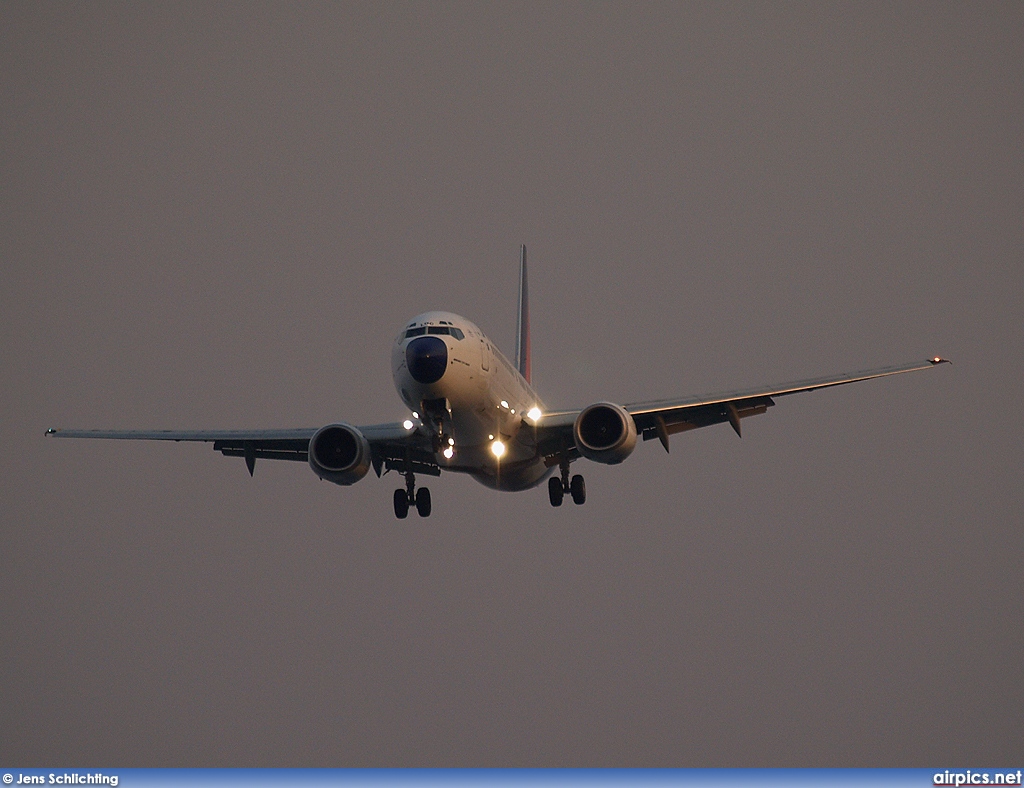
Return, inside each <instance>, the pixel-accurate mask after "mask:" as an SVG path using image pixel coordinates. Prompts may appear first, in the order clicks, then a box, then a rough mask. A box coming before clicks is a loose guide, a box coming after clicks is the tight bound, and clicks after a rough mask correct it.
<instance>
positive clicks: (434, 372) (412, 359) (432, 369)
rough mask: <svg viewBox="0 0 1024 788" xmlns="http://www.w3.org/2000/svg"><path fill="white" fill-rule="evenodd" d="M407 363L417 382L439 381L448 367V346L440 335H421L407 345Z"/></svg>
mask: <svg viewBox="0 0 1024 788" xmlns="http://www.w3.org/2000/svg"><path fill="white" fill-rule="evenodd" d="M405 363H406V366H408V367H409V374H410V375H412V378H413V380H415V381H416V382H417V383H437V381H439V380H440V379H441V376H442V375H444V371H445V369H447V367H448V346H447V345H446V344H445V343H444V340H443V339H439V338H438V337H419V338H417V339H414V340H413V341H412V342H410V343H409V344H408V345H407V346H406V348H405Z"/></svg>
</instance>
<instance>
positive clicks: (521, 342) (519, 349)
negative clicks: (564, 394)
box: [516, 244, 530, 383]
mask: <svg viewBox="0 0 1024 788" xmlns="http://www.w3.org/2000/svg"><path fill="white" fill-rule="evenodd" d="M516 368H517V369H518V370H519V374H520V375H522V376H523V378H524V379H525V380H526V382H527V383H529V382H530V298H529V293H528V292H527V288H526V244H523V245H522V246H521V247H520V249H519V317H518V319H517V321H516Z"/></svg>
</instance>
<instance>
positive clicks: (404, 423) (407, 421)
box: [402, 419, 413, 430]
mask: <svg viewBox="0 0 1024 788" xmlns="http://www.w3.org/2000/svg"><path fill="white" fill-rule="evenodd" d="M402 426H403V427H405V428H406V429H407V430H411V429H412V427H413V424H412V422H411V421H409V419H406V420H405V421H403V422H402Z"/></svg>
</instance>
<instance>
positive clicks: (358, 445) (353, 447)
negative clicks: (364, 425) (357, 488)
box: [309, 424, 371, 485]
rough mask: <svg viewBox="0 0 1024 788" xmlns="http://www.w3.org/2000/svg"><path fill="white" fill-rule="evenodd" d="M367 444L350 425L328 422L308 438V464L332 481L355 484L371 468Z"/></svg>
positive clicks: (321, 475)
mask: <svg viewBox="0 0 1024 788" xmlns="http://www.w3.org/2000/svg"><path fill="white" fill-rule="evenodd" d="M370 457H371V452H370V444H369V442H368V441H367V440H366V437H365V436H364V435H363V433H361V432H360V431H359V430H357V429H356V428H355V427H353V426H352V425H351V424H328V425H327V426H326V427H321V428H320V429H318V430H317V431H316V433H315V434H314V435H313V437H312V438H311V439H310V441H309V467H310V468H312V469H313V473H315V474H316V475H317V476H319V477H320V478H321V479H324V480H326V481H329V482H334V483H335V484H343V485H349V484H355V483H356V482H357V481H359V480H360V479H362V478H363V477H364V476H366V472H367V471H368V470H370Z"/></svg>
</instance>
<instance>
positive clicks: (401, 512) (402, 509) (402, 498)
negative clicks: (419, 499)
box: [395, 490, 409, 520]
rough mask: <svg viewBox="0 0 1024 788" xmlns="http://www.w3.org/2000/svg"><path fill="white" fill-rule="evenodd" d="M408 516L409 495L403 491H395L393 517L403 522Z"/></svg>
mask: <svg viewBox="0 0 1024 788" xmlns="http://www.w3.org/2000/svg"><path fill="white" fill-rule="evenodd" d="M408 516H409V495H408V494H407V493H406V492H405V490H395V517H397V518H398V519H399V520H404V519H405V518H406V517H408Z"/></svg>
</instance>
